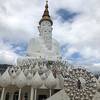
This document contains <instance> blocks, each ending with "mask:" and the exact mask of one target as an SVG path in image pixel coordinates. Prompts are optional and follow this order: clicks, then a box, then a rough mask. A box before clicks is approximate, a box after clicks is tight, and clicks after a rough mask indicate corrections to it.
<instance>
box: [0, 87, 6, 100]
mask: <svg viewBox="0 0 100 100" xmlns="http://www.w3.org/2000/svg"><path fill="white" fill-rule="evenodd" d="M4 92H5V88H3V89H2V94H1V99H0V100H3V99H4Z"/></svg>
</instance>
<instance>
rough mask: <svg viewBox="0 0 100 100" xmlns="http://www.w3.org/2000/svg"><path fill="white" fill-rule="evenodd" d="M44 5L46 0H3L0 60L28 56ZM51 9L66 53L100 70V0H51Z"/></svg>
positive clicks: (0, 3) (72, 59)
mask: <svg viewBox="0 0 100 100" xmlns="http://www.w3.org/2000/svg"><path fill="white" fill-rule="evenodd" d="M44 6H45V0H0V63H7V64H14V63H15V62H16V61H15V59H16V58H18V57H19V56H25V54H26V48H27V43H28V41H29V40H30V39H31V38H33V37H36V36H37V35H38V34H39V33H38V29H37V26H38V22H39V20H40V19H41V17H42V14H43V11H44ZM49 11H50V15H51V17H52V20H53V22H54V25H53V38H55V39H56V40H58V41H59V43H60V46H61V54H62V56H63V57H64V58H65V59H67V60H69V62H71V63H73V64H82V65H88V68H89V69H92V70H98V69H99V70H100V0H49Z"/></svg>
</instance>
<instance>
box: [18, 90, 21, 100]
mask: <svg viewBox="0 0 100 100" xmlns="http://www.w3.org/2000/svg"><path fill="white" fill-rule="evenodd" d="M20 99H21V89H19V95H18V100H20Z"/></svg>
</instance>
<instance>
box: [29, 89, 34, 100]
mask: <svg viewBox="0 0 100 100" xmlns="http://www.w3.org/2000/svg"><path fill="white" fill-rule="evenodd" d="M33 97H34V89H33V87H31V96H30V100H33Z"/></svg>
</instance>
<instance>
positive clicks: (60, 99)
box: [46, 89, 70, 100]
mask: <svg viewBox="0 0 100 100" xmlns="http://www.w3.org/2000/svg"><path fill="white" fill-rule="evenodd" d="M46 100H70V99H69V97H68V96H67V94H66V93H65V91H64V89H63V90H60V91H59V92H57V93H56V94H54V95H52V96H51V97H49V98H47V99H46Z"/></svg>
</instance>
